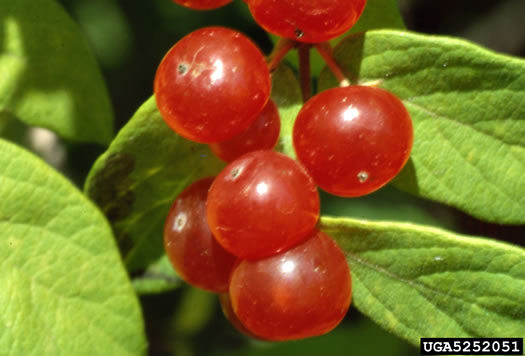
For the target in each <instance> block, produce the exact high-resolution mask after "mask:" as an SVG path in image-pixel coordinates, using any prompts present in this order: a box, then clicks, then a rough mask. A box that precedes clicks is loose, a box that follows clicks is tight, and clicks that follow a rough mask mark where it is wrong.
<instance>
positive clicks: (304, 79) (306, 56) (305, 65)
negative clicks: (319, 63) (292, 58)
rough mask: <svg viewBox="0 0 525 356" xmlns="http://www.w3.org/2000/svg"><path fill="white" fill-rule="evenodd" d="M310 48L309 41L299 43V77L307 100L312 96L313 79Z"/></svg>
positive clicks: (304, 99) (304, 97) (304, 98)
mask: <svg viewBox="0 0 525 356" xmlns="http://www.w3.org/2000/svg"><path fill="white" fill-rule="evenodd" d="M310 48H311V45H310V44H308V43H298V44H297V51H298V52H299V79H300V81H301V92H302V94H303V101H304V102H306V101H307V100H308V99H310V97H311V96H312V79H311V78H310Z"/></svg>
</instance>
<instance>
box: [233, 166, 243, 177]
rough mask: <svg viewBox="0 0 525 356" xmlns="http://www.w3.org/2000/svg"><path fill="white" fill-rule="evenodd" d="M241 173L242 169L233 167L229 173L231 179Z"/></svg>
mask: <svg viewBox="0 0 525 356" xmlns="http://www.w3.org/2000/svg"><path fill="white" fill-rule="evenodd" d="M241 172H242V167H234V168H233V169H232V171H231V173H230V176H231V178H232V179H235V178H237V177H238V176H239V175H240V174H241Z"/></svg>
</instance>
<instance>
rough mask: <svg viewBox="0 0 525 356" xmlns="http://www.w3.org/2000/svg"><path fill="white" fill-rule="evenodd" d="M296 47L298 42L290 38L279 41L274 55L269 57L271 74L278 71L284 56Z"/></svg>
mask: <svg viewBox="0 0 525 356" xmlns="http://www.w3.org/2000/svg"><path fill="white" fill-rule="evenodd" d="M295 46H296V42H295V41H294V40H291V39H288V38H281V39H279V42H277V44H276V45H275V47H274V48H273V50H272V53H270V55H269V56H268V70H269V71H270V73H273V72H274V71H275V70H276V69H277V67H278V66H279V64H280V63H281V61H282V60H283V58H284V56H286V54H287V53H288V52H289V51H290V50H291V49H292V48H294V47H295Z"/></svg>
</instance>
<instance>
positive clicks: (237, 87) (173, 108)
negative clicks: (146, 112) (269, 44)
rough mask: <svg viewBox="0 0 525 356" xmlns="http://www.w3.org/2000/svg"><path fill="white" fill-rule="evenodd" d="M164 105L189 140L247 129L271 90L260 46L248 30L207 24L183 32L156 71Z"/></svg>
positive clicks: (219, 138) (221, 136)
mask: <svg viewBox="0 0 525 356" xmlns="http://www.w3.org/2000/svg"><path fill="white" fill-rule="evenodd" d="M154 87H155V88H154V89H155V97H156V100H157V106H158V108H159V111H160V113H161V115H162V117H163V118H164V120H165V121H166V123H167V124H168V125H169V126H171V128H172V129H173V130H175V131H176V132H177V133H179V134H180V135H182V136H184V137H186V138H187V139H189V140H192V141H197V142H202V143H212V142H221V141H225V140H228V139H230V138H232V137H233V136H235V135H237V134H239V133H241V132H242V131H244V130H246V129H247V128H248V126H250V124H251V123H252V122H253V121H254V120H255V119H256V118H257V115H258V114H259V113H260V112H261V111H262V109H263V108H264V105H266V102H267V101H268V98H269V96H270V89H271V81H270V74H269V72H268V67H267V65H266V61H265V59H264V57H263V55H262V53H261V51H260V50H259V49H258V48H257V47H256V46H255V45H254V44H253V43H252V42H251V41H250V40H249V39H248V38H246V37H245V36H244V35H242V34H241V33H239V32H237V31H233V30H230V29H227V28H222V27H207V28H203V29H200V30H197V31H195V32H192V33H190V34H189V35H187V36H185V37H184V38H182V39H181V40H180V41H179V42H177V43H176V44H175V46H173V47H172V48H171V49H170V50H169V52H168V53H167V54H166V56H165V57H164V59H163V60H162V62H161V63H160V65H159V67H158V69H157V74H156V75H155V85H154Z"/></svg>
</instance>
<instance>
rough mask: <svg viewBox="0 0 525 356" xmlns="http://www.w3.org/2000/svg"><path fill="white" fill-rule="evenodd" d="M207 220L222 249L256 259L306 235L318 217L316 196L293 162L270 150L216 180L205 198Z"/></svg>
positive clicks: (232, 165)
mask: <svg viewBox="0 0 525 356" xmlns="http://www.w3.org/2000/svg"><path fill="white" fill-rule="evenodd" d="M207 216H208V223H209V226H210V228H211V231H212V232H213V234H214V236H215V238H216V239H217V240H218V241H219V243H220V244H221V245H222V246H223V247H224V248H225V249H226V250H228V251H229V252H230V253H232V254H233V255H235V256H238V257H241V258H243V259H256V258H261V257H266V256H270V255H273V254H276V253H278V252H280V251H284V250H286V249H287V248H289V247H291V246H293V245H295V244H297V243H298V242H300V241H301V240H303V239H304V238H306V237H307V236H308V234H309V233H310V232H311V231H312V230H313V228H314V226H315V224H316V223H317V219H318V217H319V194H318V192H317V188H316V186H315V184H314V183H313V181H312V179H311V178H310V176H308V174H307V173H306V172H305V170H304V169H303V167H301V165H300V164H299V163H298V162H297V161H294V160H293V159H291V158H289V157H287V156H284V155H282V154H280V153H277V152H273V151H255V152H250V153H247V154H245V155H244V156H242V157H240V158H239V159H237V160H235V161H233V162H232V163H230V164H229V165H228V166H227V167H226V168H225V169H224V170H223V171H222V172H221V173H220V174H219V175H218V176H217V178H216V179H215V181H214V182H213V184H212V186H211V188H210V192H209V194H208V202H207Z"/></svg>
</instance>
